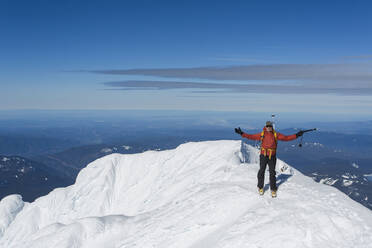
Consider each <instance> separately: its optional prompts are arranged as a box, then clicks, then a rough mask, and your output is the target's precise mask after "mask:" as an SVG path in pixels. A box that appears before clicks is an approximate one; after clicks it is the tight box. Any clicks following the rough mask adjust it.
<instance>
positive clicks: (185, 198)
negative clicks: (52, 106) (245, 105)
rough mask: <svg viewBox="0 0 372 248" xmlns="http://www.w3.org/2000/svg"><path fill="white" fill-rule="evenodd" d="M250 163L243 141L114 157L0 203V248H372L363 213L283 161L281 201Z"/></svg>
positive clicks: (368, 215) (252, 152)
mask: <svg viewBox="0 0 372 248" xmlns="http://www.w3.org/2000/svg"><path fill="white" fill-rule="evenodd" d="M257 162H258V152H257V150H256V149H254V148H252V147H250V146H247V145H244V144H243V145H242V144H241V142H240V141H208V142H197V143H187V144H183V145H181V146H179V147H178V148H176V149H174V150H167V151H160V152H159V151H148V152H144V153H142V154H131V155H120V154H111V155H108V156H105V157H103V158H100V159H98V160H96V161H94V162H92V163H90V164H89V165H88V166H87V167H86V168H84V169H83V170H82V171H81V172H80V173H79V175H78V177H77V179H76V183H75V184H74V185H72V186H70V187H67V188H59V189H55V190H54V191H52V192H51V193H50V194H48V195H47V196H44V197H40V198H38V199H37V200H35V201H34V202H32V203H24V202H23V201H22V200H21V198H20V196H17V195H11V196H8V197H6V198H4V199H2V200H1V202H0V217H1V219H0V247H4V248H5V247H6V248H13V247H24V248H32V247H35V248H36V247H37V248H42V247H48V248H50V247H61V248H62V247H63V248H74V247H85V248H88V247H89V248H95V247H97V248H98V247H99V248H101V247H105V248H114V247H121V248H128V247H141V248H147V247H148V248H150V247H172V248H174V247H177V248H182V247H190V248H198V247H199V248H202V247H203V248H206V247H213V248H215V247H239V248H241V247H250V248H259V247H260V248H265V247H270V248H276V247H280V248H282V247H286V248H291V247H293V248H298V247H307V248H310V247H316V248H318V247H322V248H324V247H335V248H342V247H347V248H349V247H353V248H355V247H360V248H362V247H363V248H366V247H372V235H371V233H372V212H371V211H370V210H369V209H367V208H365V207H363V206H362V205H360V204H359V203H356V202H354V201H352V200H351V199H350V198H348V197H347V196H346V195H344V194H343V193H341V192H339V191H338V190H337V189H335V188H333V187H330V186H327V185H323V184H318V183H316V182H314V181H313V180H312V179H311V178H309V177H306V176H304V175H302V174H301V173H299V172H298V171H297V170H295V169H293V168H291V167H290V166H288V165H286V164H285V163H284V162H282V161H278V163H277V170H278V172H279V173H278V184H279V191H278V197H277V198H271V196H270V193H269V189H268V184H266V187H265V189H266V190H267V191H266V192H265V195H264V196H259V195H258V193H257V188H256V183H257V178H256V175H257V171H258V167H259V166H258V163H257ZM282 170H283V172H282ZM266 174H268V173H266ZM266 176H268V175H266ZM266 183H268V181H267V177H266Z"/></svg>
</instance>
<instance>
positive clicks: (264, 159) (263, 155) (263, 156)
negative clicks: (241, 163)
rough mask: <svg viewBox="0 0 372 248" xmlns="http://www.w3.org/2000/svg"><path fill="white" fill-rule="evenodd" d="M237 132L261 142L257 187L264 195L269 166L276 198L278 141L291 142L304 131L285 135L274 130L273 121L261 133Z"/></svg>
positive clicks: (272, 190) (272, 193) (272, 191)
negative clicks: (266, 173)
mask: <svg viewBox="0 0 372 248" xmlns="http://www.w3.org/2000/svg"><path fill="white" fill-rule="evenodd" d="M235 132H236V133H237V134H240V135H241V136H242V137H244V138H247V139H251V140H261V152H260V169H259V171H258V174H257V179H258V183H257V187H258V192H259V194H260V195H263V193H264V189H263V187H264V178H265V169H266V165H269V173H270V189H271V195H272V197H276V191H277V186H276V176H275V175H276V172H275V165H276V148H277V144H278V140H281V141H291V140H294V139H296V138H298V137H300V136H302V135H303V133H304V132H303V131H299V132H298V133H296V134H293V135H288V136H286V135H283V134H281V133H279V132H275V130H274V128H273V123H272V122H271V121H267V122H266V126H265V127H264V128H263V130H262V132H261V133H256V134H247V133H244V132H243V131H242V130H241V129H240V127H239V128H235Z"/></svg>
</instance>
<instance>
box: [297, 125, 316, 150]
mask: <svg viewBox="0 0 372 248" xmlns="http://www.w3.org/2000/svg"><path fill="white" fill-rule="evenodd" d="M316 130H317V129H316V128H312V129H307V130H302V133H303V134H304V133H307V132H311V131H316ZM303 138H304V136H303V135H302V136H301V140H300V144H298V146H299V147H302V139H303Z"/></svg>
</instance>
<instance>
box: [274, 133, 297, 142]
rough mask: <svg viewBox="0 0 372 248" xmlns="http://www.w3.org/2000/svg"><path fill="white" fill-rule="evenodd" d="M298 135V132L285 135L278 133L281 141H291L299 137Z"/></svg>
mask: <svg viewBox="0 0 372 248" xmlns="http://www.w3.org/2000/svg"><path fill="white" fill-rule="evenodd" d="M297 137H298V136H297V134H292V135H284V134H281V133H277V138H278V140H281V141H291V140H295V139H297Z"/></svg>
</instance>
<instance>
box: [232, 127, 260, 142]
mask: <svg viewBox="0 0 372 248" xmlns="http://www.w3.org/2000/svg"><path fill="white" fill-rule="evenodd" d="M235 133H237V134H239V135H241V136H242V137H244V138H247V139H251V140H260V139H261V133H256V134H247V133H244V132H243V131H242V130H241V129H240V127H238V128H235Z"/></svg>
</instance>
